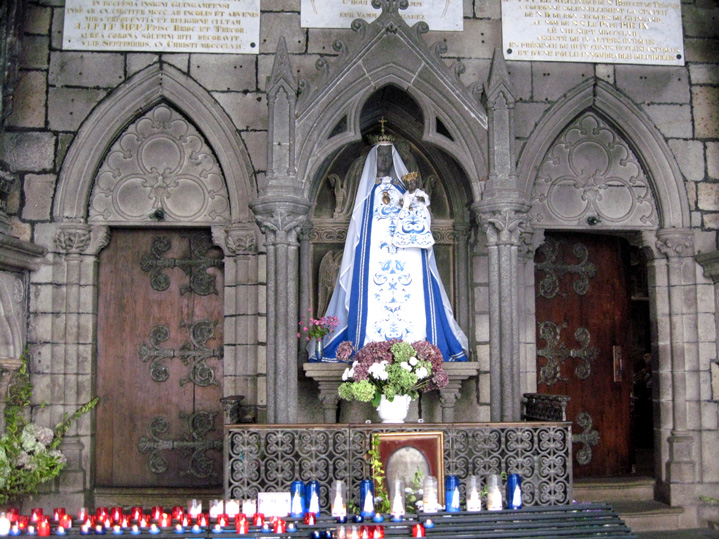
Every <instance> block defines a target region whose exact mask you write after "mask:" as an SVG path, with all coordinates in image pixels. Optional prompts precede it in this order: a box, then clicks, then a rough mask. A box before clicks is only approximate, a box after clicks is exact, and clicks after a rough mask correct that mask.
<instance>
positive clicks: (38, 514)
mask: <svg viewBox="0 0 719 539" xmlns="http://www.w3.org/2000/svg"><path fill="white" fill-rule="evenodd" d="M42 516H43V515H42V507H34V508H33V509H32V510H31V511H30V520H31V521H33V522H39V521H40V520H42Z"/></svg>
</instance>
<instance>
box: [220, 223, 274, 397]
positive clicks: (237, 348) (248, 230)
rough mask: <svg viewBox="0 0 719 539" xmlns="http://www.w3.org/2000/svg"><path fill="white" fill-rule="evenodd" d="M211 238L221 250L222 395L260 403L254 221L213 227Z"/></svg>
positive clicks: (258, 313) (257, 293)
mask: <svg viewBox="0 0 719 539" xmlns="http://www.w3.org/2000/svg"><path fill="white" fill-rule="evenodd" d="M212 237H213V240H214V241H215V243H216V244H217V245H218V246H220V247H221V248H222V251H223V252H224V255H225V258H224V266H225V291H224V294H225V296H224V297H225V308H224V318H225V322H224V324H225V328H224V337H225V338H224V341H225V342H224V343H223V348H224V380H223V385H222V387H223V392H224V396H225V397H230V396H233V395H243V396H244V397H245V399H244V400H243V403H242V404H243V406H247V407H249V408H251V409H254V408H256V407H258V406H259V407H262V406H264V401H263V400H261V399H262V397H263V396H262V395H260V394H259V393H260V392H259V391H258V374H259V373H258V355H259V348H260V347H259V334H260V331H259V330H260V328H259V324H258V320H259V319H260V315H261V313H260V308H259V298H258V295H259V275H258V267H257V258H258V254H257V251H258V249H257V232H256V227H255V225H254V223H244V224H236V225H231V226H228V227H213V228H212Z"/></svg>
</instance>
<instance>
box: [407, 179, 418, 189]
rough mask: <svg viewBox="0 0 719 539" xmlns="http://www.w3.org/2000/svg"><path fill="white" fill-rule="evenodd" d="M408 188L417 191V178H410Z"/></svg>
mask: <svg viewBox="0 0 719 539" xmlns="http://www.w3.org/2000/svg"><path fill="white" fill-rule="evenodd" d="M407 189H409V190H410V191H415V190H416V189H417V180H410V181H408V182H407Z"/></svg>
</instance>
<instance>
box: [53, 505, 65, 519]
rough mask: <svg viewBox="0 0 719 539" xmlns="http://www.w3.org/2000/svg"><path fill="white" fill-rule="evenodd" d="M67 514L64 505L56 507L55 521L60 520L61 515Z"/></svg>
mask: <svg viewBox="0 0 719 539" xmlns="http://www.w3.org/2000/svg"><path fill="white" fill-rule="evenodd" d="M64 514H65V508H64V507H56V508H55V509H53V510H52V519H53V520H54V521H55V522H60V517H61V516H62V515H64Z"/></svg>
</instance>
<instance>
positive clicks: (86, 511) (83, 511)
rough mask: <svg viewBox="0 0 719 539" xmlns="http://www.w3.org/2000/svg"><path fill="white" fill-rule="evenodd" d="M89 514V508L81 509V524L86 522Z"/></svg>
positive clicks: (79, 512) (79, 513)
mask: <svg viewBox="0 0 719 539" xmlns="http://www.w3.org/2000/svg"><path fill="white" fill-rule="evenodd" d="M89 514H90V510H89V509H88V508H87V507H81V508H80V509H78V511H77V520H78V521H80V522H85V521H86V520H87V517H88V515H89Z"/></svg>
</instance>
